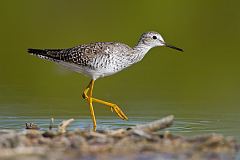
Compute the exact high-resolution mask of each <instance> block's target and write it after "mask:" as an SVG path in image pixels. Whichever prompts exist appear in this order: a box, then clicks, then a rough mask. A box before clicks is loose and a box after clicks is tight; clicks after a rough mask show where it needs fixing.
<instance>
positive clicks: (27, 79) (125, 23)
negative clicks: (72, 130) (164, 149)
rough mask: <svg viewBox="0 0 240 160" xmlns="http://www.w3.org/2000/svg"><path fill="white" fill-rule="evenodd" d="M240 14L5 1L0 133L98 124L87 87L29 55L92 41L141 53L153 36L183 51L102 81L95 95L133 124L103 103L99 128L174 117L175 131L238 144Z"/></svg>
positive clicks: (154, 55)
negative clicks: (52, 120)
mask: <svg viewBox="0 0 240 160" xmlns="http://www.w3.org/2000/svg"><path fill="white" fill-rule="evenodd" d="M239 5H240V2H239V1H237V0H232V1H227V0H219V1H197V0H193V1H190V0H183V1H177V0H168V1H159V0H148V1H111V0H103V1H86V0H85V1H84V0H79V1H76V0H75V1H74V0H71V1H64V0H50V1H49V0H41V1H31V0H21V1H11V0H9V1H2V2H1V6H0V12H1V14H0V18H1V25H0V28H1V30H0V32H1V36H0V42H1V43H0V44H1V48H0V50H1V51H0V55H1V58H0V120H1V122H0V128H18V127H19V125H21V124H22V121H23V122H24V121H25V119H27V118H29V119H34V118H36V119H38V120H39V121H40V120H43V124H44V123H45V121H44V120H46V119H48V118H49V117H52V116H53V117H61V118H68V117H73V118H76V119H78V120H79V123H77V124H76V126H81V125H82V124H81V123H83V122H84V123H86V125H90V124H91V120H90V116H89V109H88V106H87V104H86V103H85V102H84V101H83V100H82V99H81V98H80V97H81V94H82V91H83V89H84V88H85V87H86V85H87V84H88V83H89V80H90V79H89V78H87V77H84V76H82V75H79V74H77V73H74V72H69V71H67V70H66V69H63V68H61V67H59V66H58V65H56V64H54V63H52V62H48V61H44V60H41V59H38V58H37V57H34V56H30V55H29V54H27V52H26V50H27V48H69V47H73V46H76V45H78V44H82V43H89V42H93V41H120V42H123V43H126V44H129V45H130V46H134V45H135V44H136V43H137V41H138V38H139V37H140V35H141V34H142V33H143V32H146V31H151V30H154V31H158V32H160V33H161V34H162V36H163V37H164V39H165V41H166V42H168V43H170V44H174V45H176V46H178V47H180V48H183V49H184V50H185V52H184V53H183V54H179V52H177V51H175V50H172V49H168V48H164V47H162V48H154V49H152V50H151V51H150V52H149V53H148V54H147V55H146V57H145V58H144V60H143V61H142V62H140V63H138V64H136V65H134V66H133V67H130V68H128V69H126V70H124V71H122V72H120V73H118V74H116V75H114V76H111V77H107V78H104V79H100V80H98V81H97V82H96V85H95V90H94V95H95V96H96V97H98V98H102V99H106V100H110V101H113V102H116V103H117V104H119V105H120V106H121V107H122V108H123V110H124V111H125V112H126V113H127V114H128V116H129V121H127V122H123V121H119V120H118V119H117V117H115V116H114V115H113V114H112V113H111V112H110V110H109V109H108V108H107V107H103V106H101V105H97V104H96V105H95V109H96V115H97V119H98V123H99V124H100V127H101V126H106V127H109V126H110V127H111V126H115V125H116V124H118V125H119V126H120V127H121V125H133V123H134V124H135V123H142V122H146V121H150V120H152V119H157V118H160V117H162V116H164V115H168V114H174V115H175V116H176V123H175V126H174V127H173V129H172V130H173V131H175V132H181V133H183V134H197V133H206V132H207V133H209V132H218V133H223V134H226V135H234V136H238V134H239V133H240V129H239V128H238V127H236V126H239V123H240V120H239V116H240V107H239V105H240V97H239V96H240V83H239V82H240V63H239V58H240V54H239V46H240V45H239V42H240V41H239V40H240V11H239ZM14 119H15V120H14ZM46 123H47V122H46ZM23 124H24V123H23Z"/></svg>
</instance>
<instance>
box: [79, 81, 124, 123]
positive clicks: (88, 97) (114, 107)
mask: <svg viewBox="0 0 240 160" xmlns="http://www.w3.org/2000/svg"><path fill="white" fill-rule="evenodd" d="M93 85H94V80H92V81H91V82H90V83H89V85H88V87H87V88H86V89H85V90H84V92H83V95H82V96H83V98H84V99H86V100H88V102H89V104H92V102H97V103H100V104H104V105H106V106H109V107H111V111H112V112H113V111H114V112H116V114H117V115H118V116H119V117H120V118H121V119H123V120H127V119H128V118H127V116H126V115H125V114H124V113H123V111H122V110H121V108H120V107H118V106H117V105H116V104H114V103H110V102H106V101H103V100H100V99H96V98H93V97H92V93H90V94H89V95H88V92H92V90H93ZM91 88H92V89H91ZM90 102H91V103H90ZM90 110H91V107H90ZM91 113H92V112H91ZM93 114H94V112H93ZM92 117H94V118H95V116H92ZM92 119H93V118H92Z"/></svg>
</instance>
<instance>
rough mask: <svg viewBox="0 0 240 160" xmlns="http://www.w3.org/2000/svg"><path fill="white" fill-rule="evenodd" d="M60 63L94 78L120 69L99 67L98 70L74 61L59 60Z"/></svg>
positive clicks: (108, 74)
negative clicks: (73, 62)
mask: <svg viewBox="0 0 240 160" xmlns="http://www.w3.org/2000/svg"><path fill="white" fill-rule="evenodd" d="M58 64H60V65H62V66H64V67H65V68H68V69H69V70H71V71H75V72H78V73H81V74H83V75H85V76H87V77H90V78H92V79H94V80H96V79H98V78H101V77H106V76H110V75H112V74H115V73H117V72H119V71H120V70H118V71H114V70H113V69H109V68H99V69H97V70H92V69H90V68H89V67H85V66H80V65H76V64H72V63H67V62H63V61H60V62H58Z"/></svg>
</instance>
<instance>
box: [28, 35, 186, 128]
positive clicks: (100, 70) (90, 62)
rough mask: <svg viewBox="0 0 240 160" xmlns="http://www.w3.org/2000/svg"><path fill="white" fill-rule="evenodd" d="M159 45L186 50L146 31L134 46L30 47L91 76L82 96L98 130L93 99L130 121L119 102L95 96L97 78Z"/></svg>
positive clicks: (35, 53) (98, 44) (121, 44)
mask: <svg viewBox="0 0 240 160" xmlns="http://www.w3.org/2000/svg"><path fill="white" fill-rule="evenodd" d="M157 46H166V47H169V48H173V49H176V50H178V51H183V50H182V49H180V48H177V47H175V46H172V45H169V44H167V43H165V41H164V40H163V38H162V36H161V35H160V34H159V33H157V32H146V33H143V34H142V36H141V38H140V40H139V42H138V44H137V45H136V46H135V47H133V48H131V47H129V46H128V45H126V44H123V43H117V42H96V43H90V44H83V45H79V46H76V47H73V48H68V49H28V52H29V53H31V54H33V55H37V56H38V57H40V58H43V59H47V60H50V61H54V62H56V63H59V64H61V65H63V66H65V67H67V68H69V69H71V70H73V71H76V72H79V73H82V74H84V75H86V76H88V77H90V78H91V81H90V83H89V85H88V86H87V88H86V89H85V90H84V92H83V98H84V99H86V100H87V101H88V104H89V107H90V113H91V117H92V121H93V129H94V130H96V126H97V124H96V118H95V114H94V109H93V105H92V103H93V102H96V103H100V104H104V105H106V106H109V107H110V108H111V110H112V112H116V114H117V115H118V116H119V117H120V118H121V119H123V120H127V119H128V118H127V116H126V115H125V114H124V113H123V111H122V110H121V108H120V107H118V106H117V105H116V104H114V103H110V102H106V101H103V100H100V99H96V98H93V97H92V95H93V86H94V82H95V80H97V79H98V78H101V77H105V76H109V75H112V74H115V73H117V72H119V71H121V70H123V69H124V68H127V67H129V66H131V65H132V64H134V63H137V62H139V61H141V60H142V59H143V57H144V56H145V55H146V53H147V52H148V51H149V50H150V49H151V48H153V47H157Z"/></svg>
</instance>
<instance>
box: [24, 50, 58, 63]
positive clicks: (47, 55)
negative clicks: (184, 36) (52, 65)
mask: <svg viewBox="0 0 240 160" xmlns="http://www.w3.org/2000/svg"><path fill="white" fill-rule="evenodd" d="M61 50H62V49H33V48H29V49H28V53H30V54H32V55H36V56H38V57H39V58H43V59H48V60H57V57H56V56H57V55H58V54H57V53H58V52H59V51H61Z"/></svg>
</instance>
